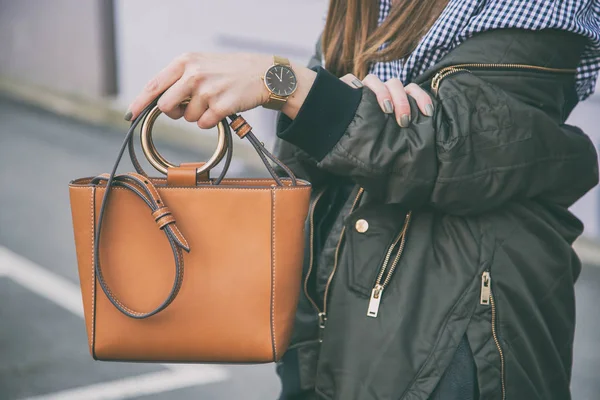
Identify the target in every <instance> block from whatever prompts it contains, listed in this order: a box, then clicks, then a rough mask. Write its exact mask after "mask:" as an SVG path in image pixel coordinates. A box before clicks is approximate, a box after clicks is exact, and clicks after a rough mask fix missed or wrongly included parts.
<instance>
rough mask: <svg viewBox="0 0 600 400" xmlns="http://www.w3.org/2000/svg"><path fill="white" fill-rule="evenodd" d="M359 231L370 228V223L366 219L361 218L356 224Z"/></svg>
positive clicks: (363, 231) (362, 231)
mask: <svg viewBox="0 0 600 400" xmlns="http://www.w3.org/2000/svg"><path fill="white" fill-rule="evenodd" d="M354 226H355V228H356V231H357V232H358V233H365V232H366V231H367V230H368V229H369V223H368V222H367V220H366V219H359V220H358V221H356V224H355V225H354Z"/></svg>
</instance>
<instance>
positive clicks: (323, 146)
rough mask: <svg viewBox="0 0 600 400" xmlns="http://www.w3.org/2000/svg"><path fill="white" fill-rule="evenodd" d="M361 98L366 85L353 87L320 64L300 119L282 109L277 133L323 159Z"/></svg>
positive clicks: (350, 118)
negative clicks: (363, 87) (292, 117)
mask: <svg viewBox="0 0 600 400" xmlns="http://www.w3.org/2000/svg"><path fill="white" fill-rule="evenodd" d="M361 98H362V89H354V88H352V87H350V86H349V85H347V84H346V83H345V82H343V81H341V80H340V79H339V78H338V77H336V76H335V75H333V74H331V73H330V72H328V71H327V70H325V69H324V68H321V67H319V68H317V77H316V78H315V81H314V83H313V85H312V88H311V89H310V91H309V92H308V96H307V97H306V99H305V101H304V104H303V105H302V107H301V108H300V111H298V115H297V116H296V119H294V120H291V119H290V118H289V117H287V116H286V115H285V114H283V113H280V115H279V120H278V123H277V136H279V138H281V139H283V140H285V141H287V142H290V143H292V144H294V145H296V146H298V147H299V148H301V149H302V150H304V151H305V152H307V153H308V154H309V155H311V156H312V157H314V158H316V159H317V160H318V161H320V160H322V159H323V157H325V155H326V154H327V153H328V152H329V151H330V150H331V149H332V148H333V146H335V144H336V143H337V142H338V141H339V139H340V138H341V137H342V135H343V134H344V132H346V129H347V128H348V125H350V122H352V119H353V118H354V115H355V114H356V109H357V108H358V104H359V103H360V101H361Z"/></svg>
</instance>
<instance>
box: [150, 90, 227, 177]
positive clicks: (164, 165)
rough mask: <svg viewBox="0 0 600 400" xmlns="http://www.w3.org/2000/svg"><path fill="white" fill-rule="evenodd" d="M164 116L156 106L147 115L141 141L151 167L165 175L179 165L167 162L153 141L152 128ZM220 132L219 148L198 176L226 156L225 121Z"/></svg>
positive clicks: (219, 128) (186, 102)
mask: <svg viewBox="0 0 600 400" xmlns="http://www.w3.org/2000/svg"><path fill="white" fill-rule="evenodd" d="M189 102H190V101H189V99H187V100H184V101H183V102H182V103H181V104H182V105H186V104H188V103H189ZM160 114H162V111H160V110H159V109H158V106H154V107H153V108H152V109H151V110H150V112H148V114H147V115H146V117H145V118H144V120H143V121H142V128H141V132H140V140H141V142H142V151H143V152H144V155H145V156H146V158H147V159H148V162H149V163H150V165H152V166H153V167H154V168H156V170H158V171H159V172H161V173H163V174H165V175H166V174H167V169H168V168H176V167H178V165H175V164H173V163H171V162H169V161H167V160H166V159H165V158H164V157H163V156H162V155H160V153H159V152H158V151H157V150H156V146H155V145H154V142H153V141H152V127H153V126H154V122H156V119H157V118H158V116H159V115H160ZM217 130H218V142H217V148H216V150H215V152H214V153H213V155H212V156H211V157H210V159H209V160H208V161H207V162H206V163H205V164H204V165H203V166H201V167H200V168H198V169H197V170H196V173H197V174H201V173H203V172H206V171H208V170H210V169H211V168H213V167H214V166H215V165H217V164H218V163H219V162H221V160H222V159H223V157H224V156H225V153H226V150H227V146H226V138H225V126H224V125H223V121H220V122H219V124H218V125H217Z"/></svg>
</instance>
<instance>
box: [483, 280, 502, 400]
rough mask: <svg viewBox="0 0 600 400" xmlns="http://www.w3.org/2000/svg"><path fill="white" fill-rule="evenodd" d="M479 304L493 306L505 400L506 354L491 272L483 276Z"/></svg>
mask: <svg viewBox="0 0 600 400" xmlns="http://www.w3.org/2000/svg"><path fill="white" fill-rule="evenodd" d="M479 303H480V304H482V305H491V306H492V336H493V338H494V343H495V344H496V348H497V349H498V354H499V355H500V379H501V380H502V381H501V384H502V400H505V399H506V383H505V379H504V352H503V351H502V346H501V345H500V339H499V338H498V331H497V328H496V317H497V316H496V302H495V301H494V294H493V293H492V276H491V275H490V273H489V271H485V272H484V273H483V274H481V296H480V300H479Z"/></svg>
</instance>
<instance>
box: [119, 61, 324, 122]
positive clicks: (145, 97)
mask: <svg viewBox="0 0 600 400" xmlns="http://www.w3.org/2000/svg"><path fill="white" fill-rule="evenodd" d="M272 64H273V57H272V56H267V55H260V54H248V53H241V54H206V53H187V54H184V55H182V56H180V57H178V58H176V59H175V60H174V61H173V62H171V63H170V64H169V65H168V66H167V67H166V68H165V69H163V70H162V71H161V72H159V73H158V75H156V76H155V77H154V78H152V79H151V80H150V82H148V84H147V85H146V87H145V88H144V90H143V91H142V92H141V93H140V94H139V95H138V96H137V97H136V99H135V100H134V101H133V102H132V103H131V105H130V106H129V111H128V113H127V114H126V116H125V119H126V120H128V121H129V120H131V119H132V118H135V117H137V116H138V115H139V114H140V113H141V112H142V110H143V109H144V108H145V107H146V106H147V105H148V104H150V103H151V102H152V100H153V99H155V98H156V97H157V96H159V95H160V94H161V93H163V92H164V93H163V94H162V96H161V97H160V99H159V100H158V108H159V109H160V110H161V111H162V112H163V113H165V114H166V115H168V116H169V117H171V118H173V119H178V118H181V117H182V116H183V117H184V118H185V119H186V120H187V121H189V122H196V121H197V124H198V126H199V127H200V128H203V129H208V128H212V127H214V126H215V125H217V124H218V123H219V121H221V120H222V119H223V118H225V117H226V116H228V115H230V114H233V113H238V112H241V111H246V110H250V109H252V108H255V107H258V106H260V105H262V104H264V103H265V102H266V101H267V100H268V98H269V91H268V89H267V88H266V86H265V84H264V82H263V81H262V79H261V77H263V76H264V74H265V72H266V71H267V69H268V68H269V67H270V66H271V65H272ZM293 68H294V70H295V71H296V75H297V79H298V90H296V92H295V93H294V94H293V95H292V96H290V98H289V99H288V102H287V104H286V105H285V106H284V109H283V110H282V111H283V112H285V113H286V114H288V116H290V117H291V118H294V117H295V116H296V114H297V112H298V110H299V109H300V107H301V106H302V103H303V102H304V100H305V99H306V96H307V94H308V91H309V90H310V87H311V86H312V83H313V81H314V76H315V75H316V74H315V73H314V72H313V71H311V70H309V69H307V68H305V67H299V66H296V65H294V66H293ZM187 98H190V99H191V100H190V102H189V104H188V105H187V106H185V107H182V106H181V102H182V101H183V100H185V99H187Z"/></svg>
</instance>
